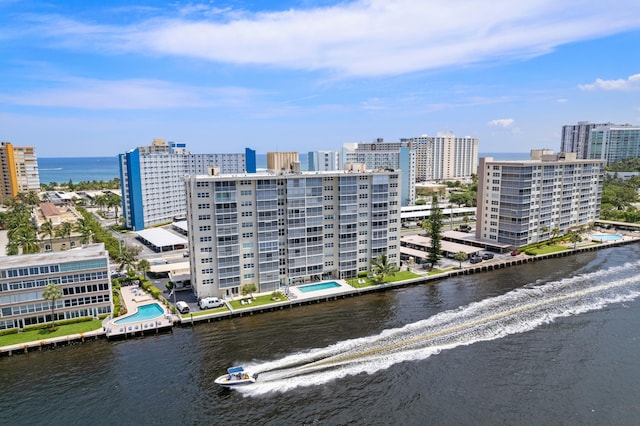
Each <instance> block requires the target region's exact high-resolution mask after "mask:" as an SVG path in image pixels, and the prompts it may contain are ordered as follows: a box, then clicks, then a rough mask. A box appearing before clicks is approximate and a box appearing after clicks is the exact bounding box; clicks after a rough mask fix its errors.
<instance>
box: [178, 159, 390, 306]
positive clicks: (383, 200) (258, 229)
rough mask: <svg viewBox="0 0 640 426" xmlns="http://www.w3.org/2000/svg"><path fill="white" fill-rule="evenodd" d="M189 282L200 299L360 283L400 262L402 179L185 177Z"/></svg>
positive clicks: (371, 174) (342, 174) (367, 175)
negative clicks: (377, 268)
mask: <svg viewBox="0 0 640 426" xmlns="http://www.w3.org/2000/svg"><path fill="white" fill-rule="evenodd" d="M184 180H185V181H186V188H187V215H188V216H187V222H188V224H189V230H188V236H189V246H190V252H191V278H192V285H193V287H194V291H195V293H196V294H197V295H198V296H199V297H207V296H217V297H226V296H233V295H237V294H239V292H240V291H241V288H242V286H243V285H245V284H255V285H256V287H257V288H258V291H260V292H270V291H274V290H277V289H279V288H280V286H283V285H289V284H292V285H293V284H297V283H301V282H305V281H313V280H321V279H327V278H336V279H338V278H348V277H355V276H356V275H357V273H358V272H359V271H368V270H370V267H371V266H370V265H371V260H372V259H375V258H376V257H377V256H378V255H382V254H384V255H387V256H388V258H389V260H390V262H391V263H393V264H396V265H397V264H399V260H400V257H399V256H400V255H399V253H400V251H399V250H400V241H399V237H400V193H399V188H398V187H399V182H400V175H399V173H398V172H393V171H366V172H354V171H351V172H348V171H336V172H292V173H280V172H277V173H276V172H265V173H257V174H254V175H247V176H230V175H217V176H216V175H209V176H203V175H198V176H195V175H191V176H188V177H185V178H184Z"/></svg>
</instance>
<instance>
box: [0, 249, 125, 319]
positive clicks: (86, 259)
mask: <svg viewBox="0 0 640 426" xmlns="http://www.w3.org/2000/svg"><path fill="white" fill-rule="evenodd" d="M49 283H55V284H57V285H58V286H60V288H61V290H62V297H61V298H60V299H58V300H56V301H55V303H56V306H55V316H56V318H55V319H56V321H57V320H63V319H71V318H80V317H87V316H93V317H96V318H97V317H99V316H100V315H102V314H110V313H111V311H112V309H113V303H112V300H111V279H110V278H109V254H108V253H107V251H106V250H105V248H104V244H102V243H100V244H91V245H87V246H84V247H82V248H76V249H72V250H65V251H57V252H51V253H36V254H25V255H21V256H6V257H3V258H2V262H1V263H0V330H2V329H9V328H24V327H25V326H27V325H32V324H42V323H46V322H50V321H51V319H52V318H51V301H49V300H45V299H43V297H42V293H43V291H44V288H45V287H46V286H47V285H48V284H49Z"/></svg>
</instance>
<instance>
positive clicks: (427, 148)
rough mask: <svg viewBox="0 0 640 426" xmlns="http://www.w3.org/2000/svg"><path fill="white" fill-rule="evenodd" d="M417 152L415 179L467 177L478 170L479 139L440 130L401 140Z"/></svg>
mask: <svg viewBox="0 0 640 426" xmlns="http://www.w3.org/2000/svg"><path fill="white" fill-rule="evenodd" d="M402 141H406V142H409V143H410V145H411V149H412V150H414V151H415V152H416V180H417V181H418V182H422V181H443V180H444V181H447V180H462V179H469V178H470V177H471V175H474V174H476V173H477V171H478V139H477V138H472V137H470V136H465V137H462V138H458V137H456V136H455V135H454V134H453V133H448V132H439V133H438V135H437V136H426V135H423V136H418V137H414V138H409V139H402Z"/></svg>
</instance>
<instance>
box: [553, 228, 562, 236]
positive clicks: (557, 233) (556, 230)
mask: <svg viewBox="0 0 640 426" xmlns="http://www.w3.org/2000/svg"><path fill="white" fill-rule="evenodd" d="M558 235H560V228H553V229H552V230H551V238H556V237H557V236H558Z"/></svg>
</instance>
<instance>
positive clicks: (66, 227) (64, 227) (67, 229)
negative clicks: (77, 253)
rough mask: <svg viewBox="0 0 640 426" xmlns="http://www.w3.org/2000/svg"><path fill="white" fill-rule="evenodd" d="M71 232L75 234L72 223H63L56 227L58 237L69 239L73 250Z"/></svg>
mask: <svg viewBox="0 0 640 426" xmlns="http://www.w3.org/2000/svg"><path fill="white" fill-rule="evenodd" d="M71 232H73V225H72V224H71V222H62V223H61V224H60V225H59V226H57V227H56V237H60V238H67V239H68V240H69V248H71Z"/></svg>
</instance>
